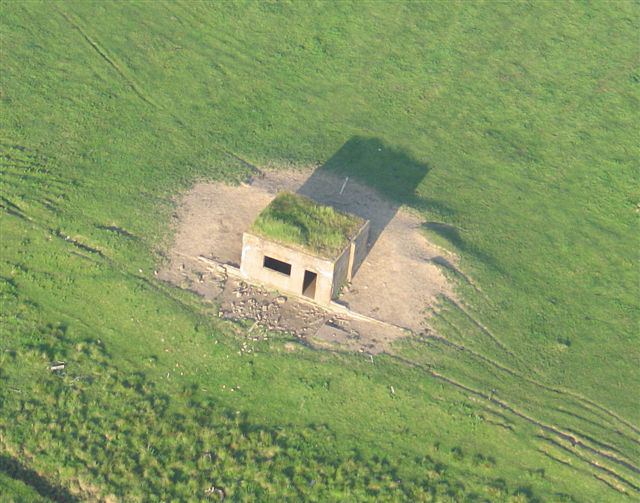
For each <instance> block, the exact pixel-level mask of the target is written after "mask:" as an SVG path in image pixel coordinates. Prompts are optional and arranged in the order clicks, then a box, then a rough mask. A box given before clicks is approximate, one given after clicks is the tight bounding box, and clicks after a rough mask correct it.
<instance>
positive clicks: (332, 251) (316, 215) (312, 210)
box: [251, 192, 364, 258]
mask: <svg viewBox="0 0 640 503" xmlns="http://www.w3.org/2000/svg"><path fill="white" fill-rule="evenodd" d="M363 223H364V221H363V220H362V219H361V218H359V217H357V216H355V215H348V214H346V213H343V212H341V211H338V210H336V209H335V208H332V207H331V206H325V205H322V204H318V203H315V202H314V201H312V200H311V199H309V198H307V197H304V196H301V195H298V194H293V193H291V192H282V193H280V194H278V196H276V198H275V199H274V200H273V201H271V203H270V204H269V205H268V206H267V207H266V208H265V209H264V210H263V211H262V212H261V213H260V215H258V218H256V221H255V222H254V224H253V226H252V227H251V230H252V231H253V232H255V233H256V234H259V235H261V236H263V237H265V238H269V239H272V240H274V241H276V242H278V243H282V244H286V245H293V246H296V247H301V248H303V249H305V250H307V251H310V252H312V253H314V254H319V255H322V256H326V257H328V258H333V257H335V256H336V255H338V254H339V253H340V252H341V251H342V250H343V249H344V247H345V246H346V245H347V243H348V242H349V239H350V238H351V237H353V235H354V234H355V233H356V232H357V231H358V229H359V228H360V227H361V226H362V224H363Z"/></svg>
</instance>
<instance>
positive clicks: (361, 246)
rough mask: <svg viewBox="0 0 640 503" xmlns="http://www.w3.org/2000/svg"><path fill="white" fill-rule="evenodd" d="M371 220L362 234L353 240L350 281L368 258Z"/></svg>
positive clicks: (367, 222) (363, 228) (362, 230)
mask: <svg viewBox="0 0 640 503" xmlns="http://www.w3.org/2000/svg"><path fill="white" fill-rule="evenodd" d="M369 227H370V225H369V220H367V221H366V222H365V224H364V225H363V226H362V227H361V229H360V232H359V233H358V234H357V235H356V237H355V238H354V239H353V240H352V243H353V252H354V255H353V265H352V266H351V273H350V278H349V281H351V278H353V275H354V274H355V273H356V272H357V271H358V269H359V268H360V266H361V265H362V262H363V261H364V259H365V257H366V256H367V251H368V245H369Z"/></svg>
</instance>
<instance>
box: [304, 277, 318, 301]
mask: <svg viewBox="0 0 640 503" xmlns="http://www.w3.org/2000/svg"><path fill="white" fill-rule="evenodd" d="M316 279H318V275H317V274H316V273H315V272H311V271H304V281H303V282H302V295H304V296H305V297H310V298H312V299H314V298H315V296H316Z"/></svg>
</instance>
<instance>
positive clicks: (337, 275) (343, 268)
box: [331, 243, 351, 298]
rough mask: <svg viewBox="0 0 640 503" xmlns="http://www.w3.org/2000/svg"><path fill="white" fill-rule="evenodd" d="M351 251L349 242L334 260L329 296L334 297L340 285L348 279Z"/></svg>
mask: <svg viewBox="0 0 640 503" xmlns="http://www.w3.org/2000/svg"><path fill="white" fill-rule="evenodd" d="M350 252H351V243H349V244H348V245H347V246H346V248H345V249H344V251H343V252H342V254H341V255H340V256H339V257H338V259H337V260H336V262H335V269H334V270H333V285H332V286H331V297H332V298H335V297H337V296H338V293H340V287H341V286H342V285H343V284H344V283H346V282H347V281H349V278H348V277H347V275H348V272H349V256H350Z"/></svg>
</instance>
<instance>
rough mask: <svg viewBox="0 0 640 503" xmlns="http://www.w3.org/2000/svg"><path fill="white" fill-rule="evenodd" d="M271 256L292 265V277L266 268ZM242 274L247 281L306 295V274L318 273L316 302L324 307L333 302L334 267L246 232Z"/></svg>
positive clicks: (330, 263)
mask: <svg viewBox="0 0 640 503" xmlns="http://www.w3.org/2000/svg"><path fill="white" fill-rule="evenodd" d="M265 255H266V256H268V257H271V258H274V259H277V260H280V261H282V262H286V263H288V264H291V275H289V276H288V275H286V274H284V273H280V272H277V271H273V270H271V269H268V268H266V267H264V265H263V264H264V257H265ZM240 270H241V272H242V274H243V275H244V276H245V277H246V278H250V279H254V280H257V281H260V282H262V283H265V284H268V285H271V286H274V287H275V288H276V289H278V290H280V291H283V292H289V293H293V294H296V295H302V284H303V281H304V272H305V270H308V271H312V272H315V273H316V274H317V275H318V277H317V279H316V292H315V296H314V300H315V301H316V302H318V303H320V304H328V303H329V302H330V301H331V294H332V288H333V270H334V264H333V262H331V261H329V260H323V259H321V258H319V257H314V256H313V255H308V254H306V253H304V252H301V251H298V250H292V249H291V248H287V247H285V246H282V245H279V244H278V243H274V242H272V241H267V240H265V239H263V238H259V237H257V236H254V235H253V234H250V233H248V232H245V233H244V234H243V236H242V259H241V262H240Z"/></svg>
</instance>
